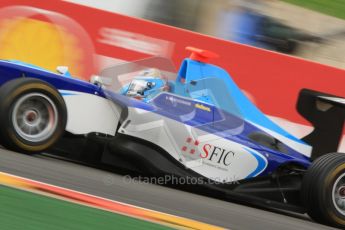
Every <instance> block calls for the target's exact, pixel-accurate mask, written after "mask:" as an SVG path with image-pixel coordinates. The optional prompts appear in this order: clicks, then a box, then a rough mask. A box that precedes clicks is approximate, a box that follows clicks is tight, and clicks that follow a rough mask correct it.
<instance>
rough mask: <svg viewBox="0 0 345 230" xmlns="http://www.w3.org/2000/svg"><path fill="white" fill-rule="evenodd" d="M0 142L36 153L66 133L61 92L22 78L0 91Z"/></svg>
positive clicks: (41, 82) (65, 119) (11, 147)
mask: <svg viewBox="0 0 345 230" xmlns="http://www.w3.org/2000/svg"><path fill="white" fill-rule="evenodd" d="M0 111H1V114H0V139H1V143H2V144H3V145H4V146H5V147H7V148H9V149H11V150H15V151H20V152H26V153H36V152H42V151H44V150H46V149H48V148H50V147H51V146H52V145H53V144H55V143H56V141H57V140H58V139H59V138H60V137H61V135H62V134H63V132H64V130H65V127H66V121H67V112H66V106H65V103H64V100H63V98H62V97H61V95H60V94H59V92H58V91H57V90H56V89H55V88H54V87H53V86H51V85H49V84H48V83H46V82H43V81H40V80H37V79H32V78H20V79H15V80H12V81H10V82H7V83H6V84H4V85H3V86H2V87H1V88H0Z"/></svg>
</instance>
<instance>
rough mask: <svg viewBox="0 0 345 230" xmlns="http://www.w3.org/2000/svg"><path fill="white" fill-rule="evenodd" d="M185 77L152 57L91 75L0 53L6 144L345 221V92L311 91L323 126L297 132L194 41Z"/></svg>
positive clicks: (314, 115) (315, 117) (303, 98)
mask: <svg viewBox="0 0 345 230" xmlns="http://www.w3.org/2000/svg"><path fill="white" fill-rule="evenodd" d="M189 50H190V51H192V55H191V57H190V58H186V59H185V60H184V61H183V62H182V65H181V67H180V69H179V71H178V72H177V73H175V71H174V68H173V67H172V65H171V64H170V62H169V61H167V60H165V59H163V58H150V59H145V60H141V61H137V62H131V63H125V64H120V65H117V66H114V67H109V68H107V69H105V70H104V71H102V72H101V73H100V74H99V76H94V77H93V78H92V80H91V82H86V81H82V80H78V79H75V78H73V77H71V76H70V75H69V74H68V72H67V69H66V68H62V67H59V68H58V70H59V71H60V73H53V72H50V71H47V70H44V69H41V68H38V67H35V66H32V65H29V64H25V63H22V62H18V61H5V60H3V61H0V143H1V144H2V145H3V146H4V147H6V148H8V149H11V150H14V151H18V152H23V153H39V152H43V151H48V152H59V153H66V154H67V153H68V154H74V155H78V156H79V157H81V158H84V159H88V160H92V161H101V162H103V163H106V164H110V165H112V166H114V167H116V168H120V169H126V170H133V171H136V172H138V173H142V174H145V175H150V176H155V177H157V176H164V175H174V176H176V177H178V178H187V179H189V180H190V181H197V182H198V184H199V185H200V186H201V187H204V188H207V189H210V190H212V191H213V192H214V194H216V195H215V196H222V197H224V198H226V199H231V200H238V201H241V202H247V203H250V204H256V205H264V206H266V207H273V208H280V209H288V210H293V211H296V212H301V213H304V212H307V213H308V214H309V215H310V217H311V218H313V219H314V220H315V221H317V222H320V223H324V224H328V225H332V226H336V227H342V228H344V227H345V154H343V153H337V148H338V145H339V141H340V138H341V136H342V129H343V125H344V118H345V106H344V105H345V99H344V98H340V97H336V96H332V95H327V94H323V93H319V92H316V91H312V90H307V89H304V90H302V91H301V93H300V96H299V101H298V104H297V108H298V111H299V112H300V114H301V115H303V116H304V117H305V118H306V119H307V120H308V121H309V122H311V123H312V124H313V125H314V130H313V132H312V133H310V134H309V135H307V136H306V137H305V138H302V139H298V138H296V137H294V136H293V135H291V134H290V133H288V132H287V131H285V130H284V129H283V128H281V127H280V126H278V125H277V124H275V123H273V122H272V121H271V120H270V119H269V118H267V117H266V116H265V115H264V114H263V113H262V112H261V111H260V110H259V109H258V108H256V107H255V106H254V105H253V104H252V103H251V101H250V100H248V99H247V98H246V96H245V95H244V94H243V92H242V91H241V90H240V88H239V87H238V86H237V85H236V84H235V83H234V81H233V80H232V79H231V77H230V76H229V74H228V73H227V72H226V71H225V70H223V69H221V68H219V67H217V66H214V65H211V64H208V63H207V59H208V58H210V57H214V56H215V54H213V53H211V52H209V51H205V50H200V49H196V48H189Z"/></svg>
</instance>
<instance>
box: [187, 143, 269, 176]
mask: <svg viewBox="0 0 345 230" xmlns="http://www.w3.org/2000/svg"><path fill="white" fill-rule="evenodd" d="M234 149H236V148H234ZM234 149H229V148H227V147H222V146H220V145H215V144H211V143H203V144H201V143H200V142H199V141H198V140H194V139H193V138H192V137H188V138H187V139H186V143H185V145H184V146H182V148H181V151H182V153H183V155H184V156H185V157H186V158H187V159H190V161H187V162H186V167H189V168H193V167H198V166H201V165H203V164H204V165H207V166H210V167H214V168H217V169H219V170H222V171H226V172H229V170H231V168H232V167H235V168H236V167H239V166H238V164H237V165H236V163H240V162H243V161H246V159H247V160H249V159H251V160H250V161H252V160H253V158H252V157H254V158H255V161H256V162H257V166H256V167H254V168H252V169H251V168H248V174H247V175H246V176H245V177H246V178H251V177H254V176H257V175H259V174H260V173H262V172H263V171H264V170H265V168H266V167H267V160H266V158H265V157H263V156H262V155H261V154H260V153H259V152H257V151H255V150H253V149H250V148H248V147H245V146H242V147H240V148H237V149H236V150H234ZM191 156H193V158H191ZM241 156H242V157H241ZM244 156H248V157H249V156H252V157H250V158H243V157H244Z"/></svg>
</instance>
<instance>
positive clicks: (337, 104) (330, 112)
mask: <svg viewBox="0 0 345 230" xmlns="http://www.w3.org/2000/svg"><path fill="white" fill-rule="evenodd" d="M297 111H298V112H299V113H300V114H301V115H302V116H303V117H304V118H305V119H307V120H308V121H309V122H310V123H311V124H312V125H313V126H314V130H313V131H312V132H311V133H310V134H308V135H307V136H305V137H304V138H302V140H303V141H305V142H307V143H308V144H310V145H311V146H312V147H313V151H312V155H311V158H312V159H316V158H318V157H319V156H321V155H323V154H325V153H330V152H337V150H338V147H339V143H340V141H341V137H342V133H343V127H344V121H345V98H342V97H338V96H334V95H330V94H326V93H321V92H318V91H314V90H310V89H302V90H301V91H300V94H299V97H298V102H297Z"/></svg>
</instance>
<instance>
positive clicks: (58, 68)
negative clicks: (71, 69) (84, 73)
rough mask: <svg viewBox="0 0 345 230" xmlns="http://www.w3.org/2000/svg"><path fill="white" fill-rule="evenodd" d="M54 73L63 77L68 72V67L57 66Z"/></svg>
mask: <svg viewBox="0 0 345 230" xmlns="http://www.w3.org/2000/svg"><path fill="white" fill-rule="evenodd" d="M56 71H57V72H58V73H60V74H64V75H65V74H66V73H67V72H68V66H58V67H56Z"/></svg>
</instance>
